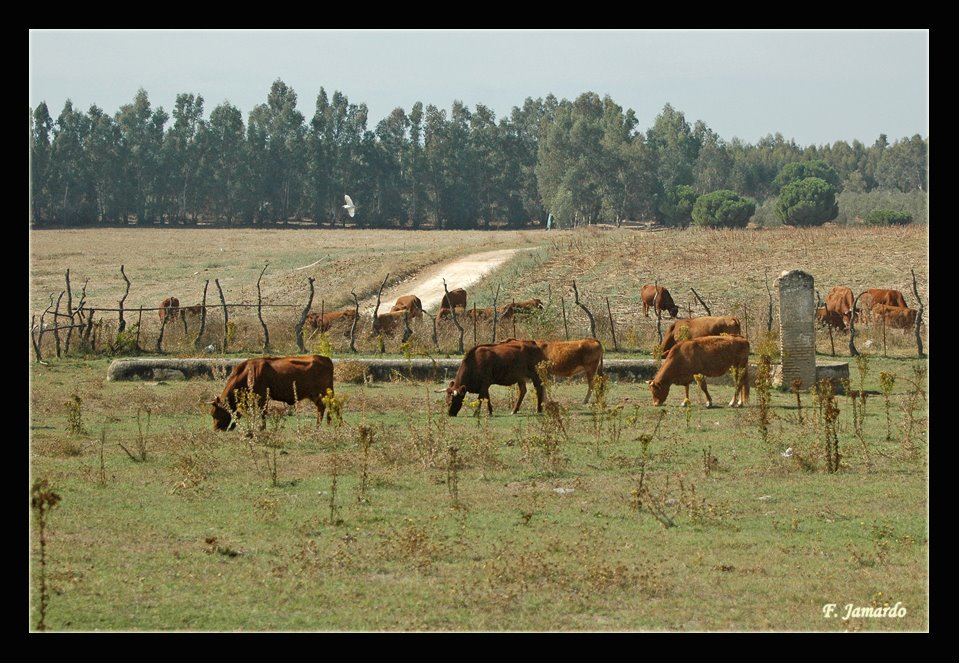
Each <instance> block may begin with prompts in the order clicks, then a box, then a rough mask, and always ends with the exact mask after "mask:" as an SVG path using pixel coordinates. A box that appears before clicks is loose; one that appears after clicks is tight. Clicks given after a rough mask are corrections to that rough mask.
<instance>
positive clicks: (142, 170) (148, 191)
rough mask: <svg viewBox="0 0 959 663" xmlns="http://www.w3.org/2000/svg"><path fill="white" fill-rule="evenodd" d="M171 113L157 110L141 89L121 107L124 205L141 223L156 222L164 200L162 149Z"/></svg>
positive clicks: (159, 108) (117, 121)
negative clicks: (164, 132)
mask: <svg viewBox="0 0 959 663" xmlns="http://www.w3.org/2000/svg"><path fill="white" fill-rule="evenodd" d="M168 119H169V116H168V115H167V113H166V111H164V110H163V108H162V107H157V109H156V110H153V109H152V108H151V106H150V99H149V97H148V96H147V93H146V90H144V89H142V88H141V89H140V90H139V91H138V92H137V94H136V96H135V97H134V99H133V103H131V104H125V105H123V106H121V107H120V110H119V111H118V112H117V114H116V123H117V125H118V126H119V127H120V148H119V150H120V159H121V161H122V163H123V170H124V172H125V173H127V178H126V182H127V185H126V186H125V187H124V190H123V194H124V195H123V198H124V207H125V210H126V211H127V212H129V213H133V214H135V215H136V219H137V223H138V224H146V223H153V222H154V221H155V220H156V219H157V218H158V216H159V213H160V208H161V206H162V202H161V200H160V198H161V196H162V186H161V181H160V180H161V172H160V171H161V150H162V146H163V127H164V125H166V122H167V120H168Z"/></svg>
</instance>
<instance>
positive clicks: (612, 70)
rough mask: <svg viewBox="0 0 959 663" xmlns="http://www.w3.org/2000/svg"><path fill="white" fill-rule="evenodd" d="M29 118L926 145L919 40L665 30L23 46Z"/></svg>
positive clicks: (385, 33)
mask: <svg viewBox="0 0 959 663" xmlns="http://www.w3.org/2000/svg"><path fill="white" fill-rule="evenodd" d="M29 48H30V57H29V62H30V64H29V67H30V75H29V79H30V108H31V109H33V108H35V107H36V106H37V105H38V104H39V103H40V102H46V104H47V107H48V109H49V111H50V114H51V115H52V116H53V117H54V119H56V117H57V115H59V113H60V111H61V110H62V109H63V106H64V103H65V102H66V101H67V100H68V99H69V100H71V101H72V103H73V106H74V108H75V109H78V110H82V111H86V110H88V109H89V108H90V106H91V105H94V104H95V105H97V106H99V107H100V108H101V109H102V110H104V111H105V112H107V113H109V114H115V113H116V112H117V111H118V110H119V109H120V107H121V106H123V105H124V104H128V103H131V102H132V101H133V99H134V97H135V95H136V93H137V91H138V90H139V89H140V88H142V89H144V90H145V91H146V92H147V95H148V98H149V100H150V103H151V105H152V106H153V107H154V108H156V107H158V106H162V107H163V109H164V110H166V111H167V112H168V113H170V112H172V110H173V107H174V103H175V100H176V95H177V94H180V93H192V94H198V95H201V96H202V97H203V99H204V111H205V112H204V116H205V117H207V118H209V115H210V112H211V111H212V110H213V109H214V108H215V107H216V106H218V105H220V104H221V103H224V102H228V103H230V104H232V105H233V106H235V107H236V108H238V109H239V110H240V111H241V112H242V113H243V116H244V120H245V119H246V118H247V117H248V115H249V113H250V111H251V110H252V109H253V108H254V106H256V105H258V104H262V103H265V102H266V99H267V95H268V94H269V91H270V87H271V85H272V84H273V82H274V81H276V80H277V79H281V80H282V81H283V82H284V83H286V85H287V86H288V87H290V88H292V89H293V90H294V91H295V92H296V94H297V102H298V108H299V110H300V112H301V113H303V115H304V116H305V118H306V121H307V122H309V120H310V119H311V118H312V116H313V113H314V111H315V107H316V97H317V95H318V94H319V91H320V88H321V87H322V88H324V89H325V90H326V92H327V95H329V96H332V94H333V92H334V91H339V92H341V93H342V94H344V95H346V96H347V98H348V99H349V101H350V103H353V104H360V103H365V104H366V106H367V108H368V109H369V121H368V123H367V128H368V129H375V127H376V124H377V123H378V122H379V121H380V120H382V119H384V118H385V117H387V116H388V115H389V114H390V112H391V111H392V110H393V109H394V108H397V107H400V108H403V109H404V110H405V111H409V110H410V109H411V108H412V106H413V104H414V103H416V102H417V101H421V102H423V105H424V107H425V106H427V105H429V104H433V105H435V106H437V107H439V108H444V109H447V111H448V110H449V108H450V107H451V106H452V104H453V102H454V101H460V102H462V103H464V104H465V105H466V106H467V107H468V108H469V109H473V108H475V106H476V105H477V104H483V105H485V106H487V107H489V108H491V109H492V110H493V111H494V113H495V115H496V118H497V119H499V118H503V117H508V116H509V113H510V111H511V110H512V108H513V107H514V106H522V105H523V102H524V101H525V100H526V99H527V98H528V97H531V98H533V99H537V98H544V97H546V96H547V95H549V94H553V95H554V96H556V97H557V98H558V99H564V98H565V99H570V100H572V99H575V98H576V97H577V96H579V95H580V94H582V93H584V92H595V93H597V94H599V95H600V96H606V95H609V96H610V97H611V98H612V100H613V101H614V102H615V103H617V104H619V105H620V106H621V107H623V109H624V110H625V109H632V110H633V111H634V112H635V113H636V117H637V119H638V121H639V123H638V125H637V129H638V130H639V131H642V132H645V131H646V130H647V129H649V128H650V127H651V126H652V124H653V122H654V121H655V119H656V116H657V115H659V113H661V112H662V110H663V107H664V106H665V105H666V104H670V105H672V107H673V108H674V109H676V110H678V111H681V112H682V113H683V114H684V115H685V117H686V120H687V121H688V122H689V123H690V125H692V124H693V123H694V122H695V121H697V120H702V121H703V122H705V123H706V125H708V126H709V127H710V128H711V129H712V130H713V131H715V132H716V133H717V134H718V135H719V136H720V137H721V138H723V139H724V140H726V141H729V140H731V139H732V138H734V137H735V138H739V139H741V140H743V141H744V142H747V143H756V142H757V141H758V140H760V139H761V138H763V137H765V136H767V135H770V134H775V133H781V134H782V135H783V137H784V138H785V139H787V140H790V139H792V140H795V141H796V143H797V144H799V145H802V146H805V145H811V144H815V145H824V144H831V143H834V142H835V141H837V140H845V141H847V142H850V143H851V142H852V141H853V140H859V141H861V142H863V143H865V144H866V145H871V144H872V143H874V142H875V140H876V139H877V138H878V137H879V135H880V134H886V136H887V137H888V138H889V141H890V142H893V141H895V140H898V139H900V138H907V137H911V136H913V135H915V134H920V135H921V136H922V137H924V138H926V137H928V136H929V32H928V30H897V31H890V30H884V31H878V30H871V31H758V30H743V31H728V30H724V31H720V30H716V31H711V30H697V31H678V30H676V31H664V30H652V31H643V30H615V31H614V30H420V31H415V30H370V31H364V30H335V31H320V30H302V31H291V30H282V31H278V30H220V31H209V30H168V31H155V30H150V31H144V30H100V31H93V30H31V31H30V35H29Z"/></svg>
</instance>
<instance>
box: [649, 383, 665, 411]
mask: <svg viewBox="0 0 959 663" xmlns="http://www.w3.org/2000/svg"><path fill="white" fill-rule="evenodd" d="M646 384H648V385H649V391H650V393H651V394H652V395H653V405H663V404H664V403H665V402H666V397H667V396H669V383H668V382H666V383H662V382H656V381H655V380H646Z"/></svg>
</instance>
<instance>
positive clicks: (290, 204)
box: [247, 79, 306, 222]
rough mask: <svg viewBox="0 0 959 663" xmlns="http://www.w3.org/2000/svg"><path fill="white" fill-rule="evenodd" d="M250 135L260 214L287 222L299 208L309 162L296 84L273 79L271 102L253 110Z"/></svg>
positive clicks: (269, 219)
mask: <svg viewBox="0 0 959 663" xmlns="http://www.w3.org/2000/svg"><path fill="white" fill-rule="evenodd" d="M247 137H248V140H250V150H251V157H252V163H251V167H252V175H253V178H254V181H255V183H256V186H255V190H256V193H257V196H258V198H259V200H258V217H259V219H260V220H261V221H267V222H277V221H281V222H285V221H286V220H288V219H289V218H290V217H291V216H293V215H294V214H296V213H298V212H299V205H300V202H301V191H302V187H303V181H302V180H303V172H304V170H305V166H306V158H305V157H306V144H305V141H306V127H305V125H304V118H303V114H302V113H300V112H299V111H298V110H297V109H296V92H294V90H293V88H291V87H289V86H288V85H287V84H286V83H284V82H283V81H282V80H280V79H277V80H275V81H274V82H273V85H272V86H271V87H270V93H269V95H267V102H266V103H265V104H259V105H257V106H255V107H254V108H253V110H252V111H251V112H250V118H249V122H248V125H247Z"/></svg>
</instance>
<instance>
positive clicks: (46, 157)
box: [30, 101, 53, 224]
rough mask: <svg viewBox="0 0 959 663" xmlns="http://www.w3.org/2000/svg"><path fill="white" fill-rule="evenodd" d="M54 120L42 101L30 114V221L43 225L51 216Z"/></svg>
mask: <svg viewBox="0 0 959 663" xmlns="http://www.w3.org/2000/svg"><path fill="white" fill-rule="evenodd" d="M52 131H53V118H52V117H50V111H49V109H48V108H47V104H46V102H44V101H41V102H40V103H39V104H37V107H36V108H35V109H34V110H33V112H32V113H30V221H32V222H33V223H36V224H42V223H44V222H46V221H47V220H48V216H49V214H50V206H51V200H50V175H51V173H50V169H51V159H50V156H51V155H50V152H51V146H50V134H51V133H52Z"/></svg>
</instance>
